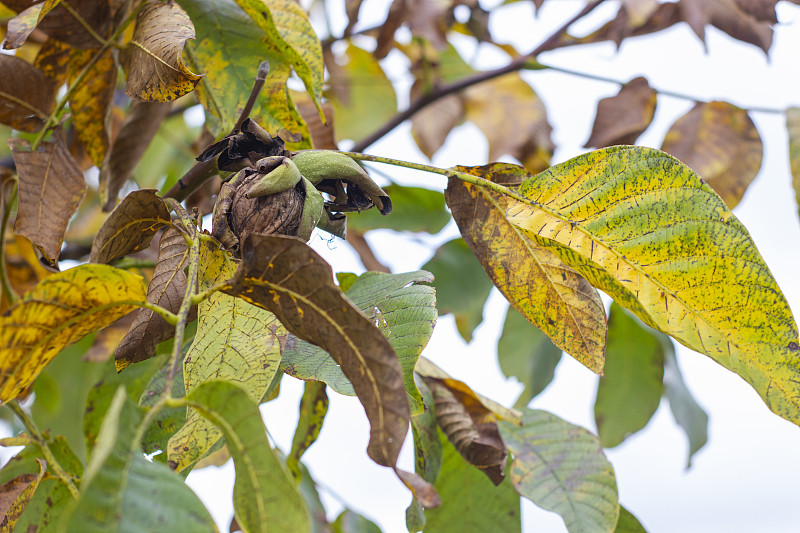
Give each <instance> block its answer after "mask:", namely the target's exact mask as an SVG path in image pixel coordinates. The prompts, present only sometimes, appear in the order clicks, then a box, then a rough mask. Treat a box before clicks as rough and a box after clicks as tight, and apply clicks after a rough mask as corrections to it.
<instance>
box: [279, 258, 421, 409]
mask: <svg viewBox="0 0 800 533" xmlns="http://www.w3.org/2000/svg"><path fill="white" fill-rule="evenodd" d="M431 281H432V279H431V276H430V274H429V273H427V272H424V271H418V272H406V273H403V274H384V273H382V272H366V273H364V274H362V275H361V276H359V277H358V278H357V279H356V281H354V282H353V284H352V285H351V286H350V287H349V288H348V289H347V292H346V293H345V294H346V295H347V298H348V299H349V300H350V301H351V302H353V303H354V304H355V305H356V307H358V308H359V309H361V310H362V311H363V312H364V313H365V314H366V315H367V316H368V317H369V318H370V319H371V320H373V321H374V323H375V324H376V325H377V326H378V329H380V330H381V331H382V332H383V334H384V335H385V336H386V338H387V339H388V340H389V343H390V344H391V345H392V347H393V348H394V350H395V352H396V353H397V357H398V358H399V359H400V366H401V367H402V368H403V381H404V383H405V387H406V392H407V393H408V395H409V403H410V404H411V412H412V414H416V413H420V412H422V398H421V397H420V396H419V392H418V391H417V388H416V385H415V384H414V377H413V374H414V366H415V365H416V363H417V359H418V358H419V354H420V353H422V350H423V348H425V345H427V344H428V340H429V339H430V337H431V335H432V334H433V326H434V325H435V324H436V294H435V292H434V290H433V288H432V287H430V286H428V285H422V283H430V282H431ZM281 368H282V369H283V370H284V371H285V372H286V373H288V374H290V375H292V376H295V377H297V378H300V379H315V380H319V381H324V382H325V383H327V384H328V385H329V386H330V387H331V388H332V389H333V390H335V391H336V392H338V393H340V394H347V395H353V394H355V392H354V391H353V387H352V385H351V384H350V382H349V381H348V380H347V378H346V377H345V376H344V374H343V373H342V370H341V368H340V367H339V365H337V364H336V362H335V361H334V360H333V359H332V358H331V357H330V355H328V354H327V353H326V352H325V351H324V350H322V349H321V348H318V347H316V346H314V345H312V344H309V343H307V342H305V341H302V340H300V339H297V338H295V337H294V336H289V340H288V341H287V343H286V347H285V349H284V352H283V360H282V361H281Z"/></svg>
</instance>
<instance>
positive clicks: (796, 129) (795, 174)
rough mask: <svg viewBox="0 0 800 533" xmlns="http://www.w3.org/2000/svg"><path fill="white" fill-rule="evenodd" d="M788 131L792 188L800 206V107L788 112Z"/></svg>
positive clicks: (790, 109)
mask: <svg viewBox="0 0 800 533" xmlns="http://www.w3.org/2000/svg"><path fill="white" fill-rule="evenodd" d="M786 130H787V132H788V134H789V166H790V168H791V170H792V187H794V194H795V199H796V200H797V205H798V206H800V107H792V108H789V109H787V110H786Z"/></svg>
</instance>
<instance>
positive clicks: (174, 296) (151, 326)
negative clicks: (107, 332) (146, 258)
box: [114, 227, 197, 372]
mask: <svg viewBox="0 0 800 533" xmlns="http://www.w3.org/2000/svg"><path fill="white" fill-rule="evenodd" d="M188 258H189V247H188V246H186V241H185V240H184V238H183V235H182V234H181V232H180V231H178V230H177V229H175V228H172V227H170V228H167V229H166V230H165V231H164V233H163V234H162V235H161V241H160V243H159V250H158V261H157V262H156V267H155V269H154V270H153V279H151V280H150V285H149V286H148V287H147V301H148V302H150V303H152V304H156V305H160V306H161V307H163V308H165V309H167V310H169V311H171V312H173V313H177V312H178V310H179V309H180V306H181V302H182V301H183V297H184V295H185V294H186V284H187V279H186V273H185V272H184V270H183V269H184V267H185V266H186V262H187V260H188ZM196 317H197V307H193V308H192V310H191V312H190V314H189V322H191V321H193V320H194V319H195V318H196ZM174 335H175V327H174V326H172V325H170V324H169V323H167V321H166V320H164V319H163V318H161V317H160V316H159V315H157V314H155V313H154V312H153V311H151V310H150V309H139V310H138V312H137V314H136V318H135V319H134V321H133V324H131V327H130V329H129V330H128V332H127V333H126V334H125V337H124V338H123V339H122V341H121V342H120V343H119V346H117V349H116V351H115V352H114V363H115V365H116V367H117V372H119V371H121V370H122V369H123V368H125V367H126V366H128V365H130V364H132V363H138V362H139V361H144V360H145V359H150V358H151V357H153V356H154V355H155V354H156V346H158V345H159V344H160V343H161V342H164V341H165V340H167V339H170V338H172V337H173V336H174Z"/></svg>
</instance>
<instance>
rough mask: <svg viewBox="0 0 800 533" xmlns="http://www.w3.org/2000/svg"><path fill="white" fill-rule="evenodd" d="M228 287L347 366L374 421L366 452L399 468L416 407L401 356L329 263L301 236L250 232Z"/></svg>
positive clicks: (365, 407) (355, 386) (360, 398)
mask: <svg viewBox="0 0 800 533" xmlns="http://www.w3.org/2000/svg"><path fill="white" fill-rule="evenodd" d="M241 256H242V262H241V264H240V265H239V267H238V268H237V269H236V274H235V275H234V278H233V282H232V287H231V289H229V292H230V293H231V294H233V295H234V296H240V297H241V298H243V299H245V300H246V301H248V302H250V303H252V304H254V305H257V306H259V307H262V308H264V309H267V310H268V311H271V312H272V313H274V314H275V315H276V316H277V317H278V320H280V321H281V323H282V324H283V325H284V326H285V327H286V329H288V330H289V331H290V332H291V333H293V334H295V335H296V336H297V337H299V338H301V339H303V340H305V341H308V342H310V343H312V344H316V345H318V346H320V347H321V348H323V349H325V350H326V351H327V352H328V353H330V354H331V356H332V357H333V358H334V360H336V362H337V363H338V364H339V365H341V367H342V371H343V372H344V374H345V376H346V377H347V378H348V379H349V380H350V382H351V383H352V385H353V389H354V390H355V392H356V394H357V395H358V397H359V400H360V401H361V403H362V405H363V406H364V410H365V411H366V414H367V418H368V419H369V421H370V441H369V445H368V447H367V453H368V454H369V456H370V457H371V458H372V459H373V460H374V461H375V462H376V463H378V464H380V465H384V466H390V467H394V466H395V463H396V462H397V456H398V454H399V453H400V448H401V446H402V445H403V441H404V440H405V436H406V432H407V431H408V422H409V417H410V410H409V405H408V400H407V398H406V392H405V387H404V385H403V373H402V368H401V366H400V361H399V360H398V358H397V354H395V352H394V350H393V349H392V347H391V345H390V344H389V341H387V340H386V337H384V336H383V334H382V333H381V332H380V330H378V328H377V327H376V326H375V325H374V324H373V323H372V322H371V321H370V320H369V319H368V318H367V317H366V316H365V315H364V314H363V313H362V312H361V311H360V310H358V308H356V307H355V306H354V305H353V304H352V303H350V301H349V300H347V298H346V297H345V296H344V295H343V294H342V292H341V291H340V290H339V288H338V287H337V286H336V285H335V284H334V282H333V274H332V272H331V267H330V265H328V264H327V263H326V262H325V260H324V259H322V258H321V257H320V256H319V255H317V253H316V252H314V251H313V250H312V249H311V248H309V247H308V246H307V245H306V244H305V243H304V242H303V241H301V240H299V239H297V238H294V237H285V236H279V235H256V234H250V235H248V236H247V237H246V238H245V239H244V242H243V243H242V247H241Z"/></svg>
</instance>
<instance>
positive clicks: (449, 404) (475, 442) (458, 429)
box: [425, 378, 508, 485]
mask: <svg viewBox="0 0 800 533" xmlns="http://www.w3.org/2000/svg"><path fill="white" fill-rule="evenodd" d="M425 383H426V384H427V385H428V387H429V388H430V390H431V393H432V395H433V402H434V405H435V409H436V422H437V424H438V425H439V427H440V428H441V430H442V432H443V433H444V434H445V436H446V437H447V439H448V440H449V441H450V442H451V443H452V444H453V446H455V448H456V450H458V453H460V454H461V455H462V456H463V457H464V459H466V460H467V462H468V463H469V464H471V465H473V466H475V467H476V468H478V469H479V470H481V472H483V473H484V474H486V476H487V477H488V478H489V479H490V480H492V483H494V484H495V485H499V484H500V483H501V482H502V481H503V479H504V478H505V469H506V457H507V455H508V452H507V451H506V447H505V444H503V439H502V438H501V437H500V431H499V430H498V428H497V419H496V418H495V416H494V414H493V413H492V412H491V411H489V409H487V408H486V407H484V406H483V404H481V402H480V400H479V399H478V398H477V397H476V396H475V394H474V393H473V392H472V391H471V390H470V389H469V387H467V386H466V385H464V384H463V383H461V382H456V381H455V380H439V379H435V378H425Z"/></svg>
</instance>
